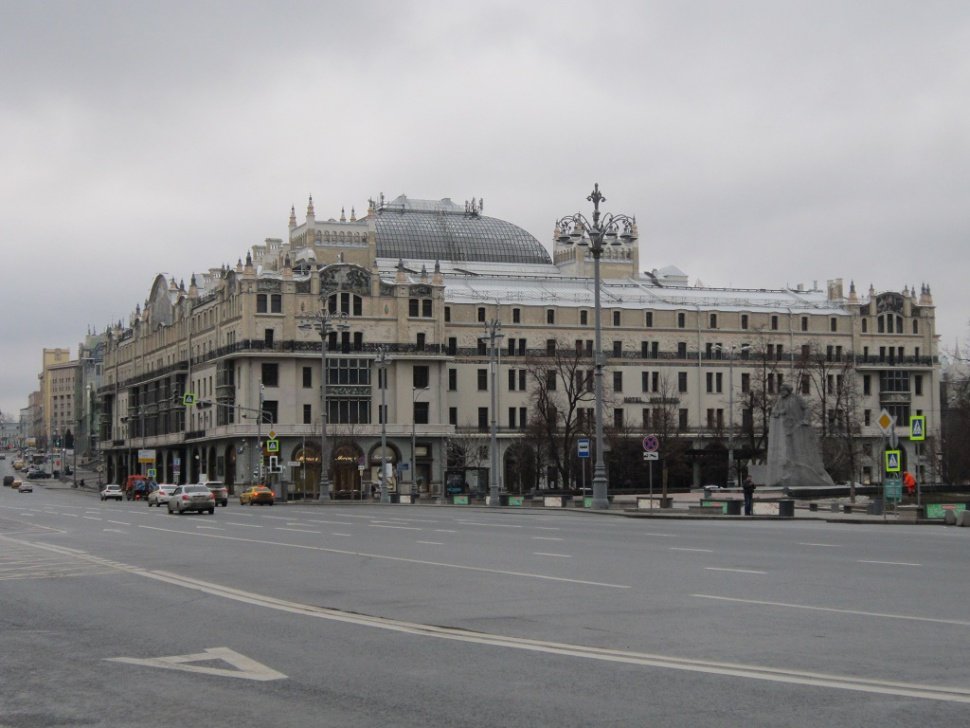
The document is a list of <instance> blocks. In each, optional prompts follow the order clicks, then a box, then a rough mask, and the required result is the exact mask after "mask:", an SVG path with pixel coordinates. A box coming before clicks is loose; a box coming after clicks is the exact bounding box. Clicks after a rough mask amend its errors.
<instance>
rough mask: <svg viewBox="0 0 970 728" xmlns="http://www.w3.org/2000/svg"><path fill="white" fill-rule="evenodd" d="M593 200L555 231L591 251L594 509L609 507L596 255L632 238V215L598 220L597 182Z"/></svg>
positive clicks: (567, 242) (568, 242) (599, 198)
mask: <svg viewBox="0 0 970 728" xmlns="http://www.w3.org/2000/svg"><path fill="white" fill-rule="evenodd" d="M586 199H587V200H588V201H590V202H592V203H593V219H592V222H590V221H589V220H588V219H587V218H586V216H585V215H583V213H581V212H577V213H575V214H573V215H567V216H566V217H563V218H561V219H560V220H559V221H558V222H557V223H556V229H557V230H558V231H559V234H558V236H557V238H556V239H557V242H559V243H560V244H562V245H577V246H582V247H589V251H590V253H592V255H593V324H594V328H595V346H596V348H595V351H594V352H593V356H594V361H593V367H594V370H593V373H594V376H593V383H594V385H595V386H594V397H595V399H596V415H595V416H596V461H595V464H594V466H593V501H592V504H591V506H592V507H593V508H597V509H605V508H609V507H610V501H609V498H607V495H606V490H607V480H606V466H605V465H604V463H603V346H602V343H601V339H602V323H601V321H600V256H602V255H603V250H604V249H605V246H606V245H611V246H612V245H624V244H629V243H632V242H633V241H634V240H636V238H637V236H636V218H634V217H631V216H629V215H614V214H613V213H606V215H604V216H603V220H602V222H601V221H600V202H605V201H606V198H605V197H604V196H603V194H602V193H601V192H600V186H599V183H598V182H597V183H596V184H594V185H593V191H592V192H591V193H590V195H589V197H587V198H586Z"/></svg>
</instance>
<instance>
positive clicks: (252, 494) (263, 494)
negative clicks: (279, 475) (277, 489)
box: [239, 485, 276, 506]
mask: <svg viewBox="0 0 970 728" xmlns="http://www.w3.org/2000/svg"><path fill="white" fill-rule="evenodd" d="M275 501H276V496H274V495H273V491H271V490H270V489H269V488H267V487H266V486H265V485H254V486H253V487H252V488H247V489H246V490H244V491H243V492H242V493H240V494H239V505H241V506H244V505H246V504H247V503H248V504H249V505H251V506H253V505H256V504H257V503H259V505H261V506H263V505H267V504H269V505H273V503H274V502H275Z"/></svg>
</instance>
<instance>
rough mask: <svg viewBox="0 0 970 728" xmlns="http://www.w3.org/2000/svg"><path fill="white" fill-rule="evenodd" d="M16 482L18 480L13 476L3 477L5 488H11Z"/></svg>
mask: <svg viewBox="0 0 970 728" xmlns="http://www.w3.org/2000/svg"><path fill="white" fill-rule="evenodd" d="M14 480H16V478H14V477H13V476H12V475H4V476H3V486H4V487H5V488H9V487H10V486H11V485H13V481H14Z"/></svg>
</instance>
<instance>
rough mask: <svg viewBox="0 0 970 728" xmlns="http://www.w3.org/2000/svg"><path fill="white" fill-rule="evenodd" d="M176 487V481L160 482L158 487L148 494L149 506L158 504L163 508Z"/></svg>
mask: <svg viewBox="0 0 970 728" xmlns="http://www.w3.org/2000/svg"><path fill="white" fill-rule="evenodd" d="M176 488H178V486H177V485H175V484H174V483H159V484H158V487H157V488H155V490H153V491H152V492H151V493H149V494H148V507H149V508H151V507H152V506H157V507H158V508H161V507H162V504H163V503H168V499H169V497H170V496H171V495H172V493H174V492H175V489H176Z"/></svg>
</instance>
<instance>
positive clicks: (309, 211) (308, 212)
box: [306, 195, 316, 218]
mask: <svg viewBox="0 0 970 728" xmlns="http://www.w3.org/2000/svg"><path fill="white" fill-rule="evenodd" d="M306 216H307V217H308V218H313V217H316V213H315V212H314V211H313V195H310V199H309V200H308V201H307V203H306Z"/></svg>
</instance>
